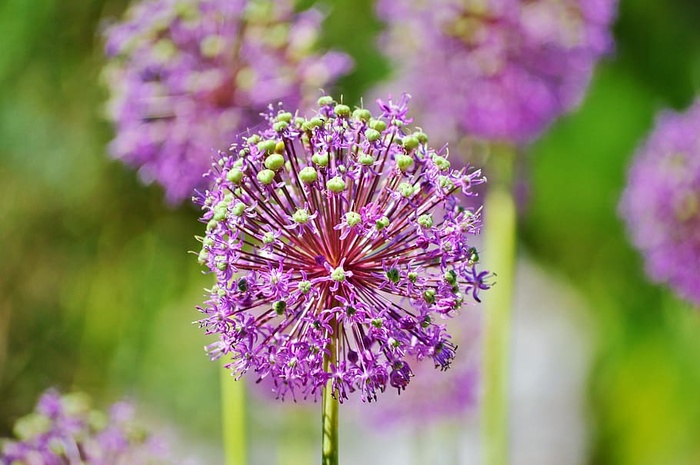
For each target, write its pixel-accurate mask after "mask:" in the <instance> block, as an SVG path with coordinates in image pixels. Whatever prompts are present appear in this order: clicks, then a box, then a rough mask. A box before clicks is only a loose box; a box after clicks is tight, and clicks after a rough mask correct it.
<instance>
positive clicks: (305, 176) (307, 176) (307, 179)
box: [299, 166, 318, 184]
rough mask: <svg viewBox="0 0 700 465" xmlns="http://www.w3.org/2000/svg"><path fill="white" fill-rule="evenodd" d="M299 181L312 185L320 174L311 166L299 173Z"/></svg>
mask: <svg viewBox="0 0 700 465" xmlns="http://www.w3.org/2000/svg"><path fill="white" fill-rule="evenodd" d="M299 179H301V182H303V183H306V184H311V183H312V182H314V181H316V180H317V179H318V172H317V171H316V170H315V169H313V168H312V167H310V166H307V167H306V168H303V169H302V170H301V171H299Z"/></svg>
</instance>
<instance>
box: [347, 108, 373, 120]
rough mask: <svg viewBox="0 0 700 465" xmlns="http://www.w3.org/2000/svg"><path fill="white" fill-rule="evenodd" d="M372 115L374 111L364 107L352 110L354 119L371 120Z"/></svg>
mask: <svg viewBox="0 0 700 465" xmlns="http://www.w3.org/2000/svg"><path fill="white" fill-rule="evenodd" d="M371 117H372V113H370V111H369V110H365V109H364V108H357V109H356V110H355V111H353V112H352V119H354V120H358V121H360V120H361V121H369V119H370V118H371Z"/></svg>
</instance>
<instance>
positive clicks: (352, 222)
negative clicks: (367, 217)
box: [345, 212, 362, 227]
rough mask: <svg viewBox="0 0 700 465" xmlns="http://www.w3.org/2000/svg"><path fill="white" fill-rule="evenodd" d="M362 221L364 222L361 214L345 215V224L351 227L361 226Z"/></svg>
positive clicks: (350, 213) (349, 213)
mask: <svg viewBox="0 0 700 465" xmlns="http://www.w3.org/2000/svg"><path fill="white" fill-rule="evenodd" d="M360 221H362V217H361V216H360V214H359V213H355V212H347V213H346V214H345V222H346V223H347V224H348V226H350V227H352V226H356V225H358V224H360Z"/></svg>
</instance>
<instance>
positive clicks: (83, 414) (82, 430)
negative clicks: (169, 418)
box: [0, 390, 184, 465]
mask: <svg viewBox="0 0 700 465" xmlns="http://www.w3.org/2000/svg"><path fill="white" fill-rule="evenodd" d="M14 429H15V434H16V436H17V440H5V441H4V444H3V446H2V453H1V454H0V464H2V465H17V464H25V465H82V464H90V465H123V464H131V465H165V464H175V463H183V464H184V462H182V461H176V460H173V459H171V458H170V456H169V454H168V451H167V448H166V447H165V444H164V443H163V442H162V440H160V439H158V438H155V437H153V436H150V435H149V434H148V433H147V431H146V430H145V429H144V428H142V427H141V426H139V425H138V423H137V422H136V421H135V419H134V408H133V406H132V405H131V404H129V403H126V402H119V403H116V404H114V405H113V406H112V407H111V409H110V412H109V415H105V414H103V413H102V412H99V411H94V410H91V409H90V405H89V400H88V398H87V397H86V396H85V395H81V394H69V395H63V396H62V395H61V394H59V393H58V392H57V391H55V390H49V391H47V392H45V393H44V394H43V395H42V396H41V398H40V399H39V402H38V403H37V406H36V408H35V411H34V413H31V414H29V415H27V416H25V417H23V418H21V419H19V420H18V421H17V423H16V424H15V428H14Z"/></svg>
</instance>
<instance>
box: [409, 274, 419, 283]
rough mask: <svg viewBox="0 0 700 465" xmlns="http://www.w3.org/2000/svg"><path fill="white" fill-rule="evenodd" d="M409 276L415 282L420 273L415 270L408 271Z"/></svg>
mask: <svg viewBox="0 0 700 465" xmlns="http://www.w3.org/2000/svg"><path fill="white" fill-rule="evenodd" d="M407 277H408V280H409V281H411V282H412V283H413V284H415V283H416V281H417V280H418V273H416V272H415V271H411V272H409V273H408V276H407Z"/></svg>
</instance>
